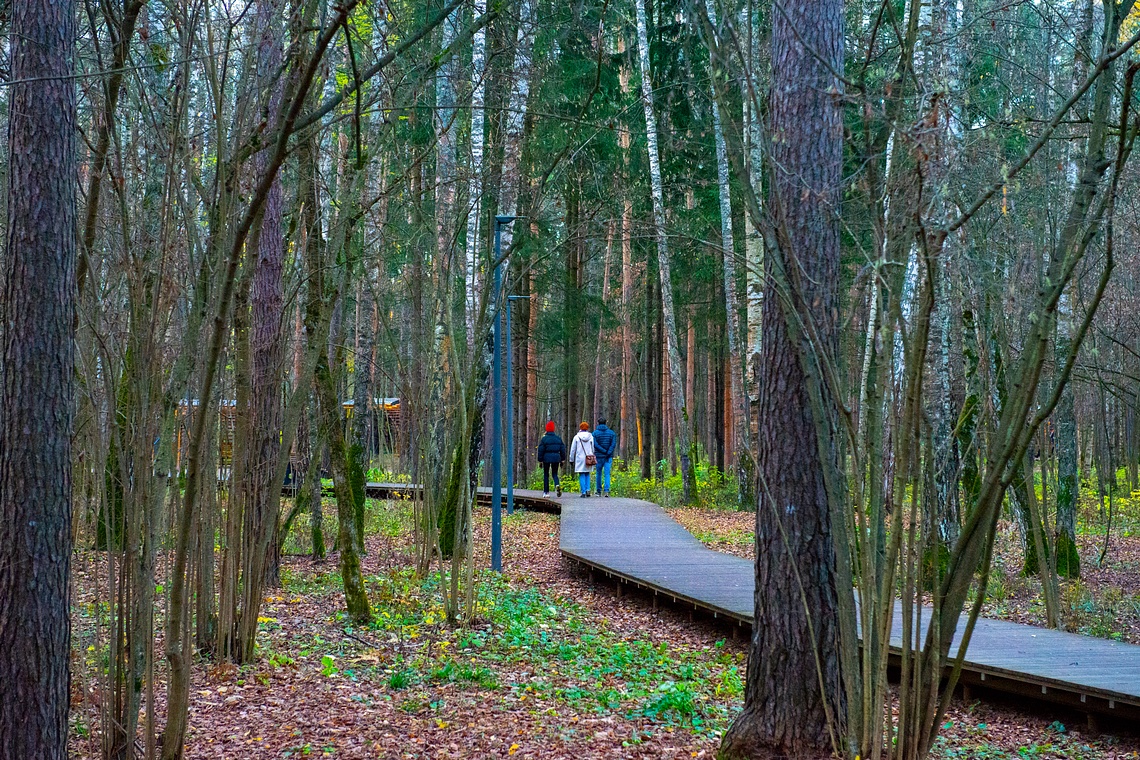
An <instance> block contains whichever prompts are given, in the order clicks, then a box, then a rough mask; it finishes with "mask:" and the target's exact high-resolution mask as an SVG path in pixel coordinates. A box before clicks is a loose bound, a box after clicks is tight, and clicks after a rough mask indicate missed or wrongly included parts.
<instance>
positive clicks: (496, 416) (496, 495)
mask: <svg viewBox="0 0 1140 760" xmlns="http://www.w3.org/2000/svg"><path fill="white" fill-rule="evenodd" d="M514 220H515V217H513V216H496V217H495V288H494V291H493V298H492V305H493V306H494V307H495V325H494V328H493V330H492V332H493V334H494V341H493V343H494V351H495V356H494V358H493V360H492V363H491V364H492V368H493V369H492V372H491V376H492V383H491V388H492V393H494V399H493V400H492V405H491V569H492V570H497V571H499V572H502V570H503V504H502V500H503V445H502V438H503V333H502V329H501V326H502V318H503V314H502V310H501V309H500V308H499V298H500V294H501V293H502V290H503V264H502V262H501V261H500V259H501V258H502V248H503V225H504V224H510V223H511V222H513V221H514Z"/></svg>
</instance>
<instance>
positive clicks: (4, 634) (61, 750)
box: [0, 0, 77, 760]
mask: <svg viewBox="0 0 1140 760" xmlns="http://www.w3.org/2000/svg"><path fill="white" fill-rule="evenodd" d="M9 10H10V13H11V15H10V21H9V23H10V24H11V29H10V31H11V42H10V48H9V51H10V59H9V60H10V67H11V68H10V72H9V73H10V82H9V87H8V109H9V111H8V112H9V117H8V145H7V148H8V186H7V228H6V231H7V239H6V244H5V246H4V250H3V253H2V254H0V284H2V287H3V296H2V300H0V610H2V612H0V683H2V684H3V687H2V688H0V755H2V756H3V757H20V758H29V760H57V759H58V760H63V758H66V757H67V755H68V752H67V726H68V708H69V706H70V704H71V678H70V667H69V662H70V659H71V619H70V614H71V610H70V607H69V600H70V596H71V594H70V588H69V582H70V567H71V531H72V523H71V516H72V478H71V466H72V448H71V426H72V408H73V407H72V403H73V389H74V378H75V348H74V335H75V255H76V226H77V225H76V191H75V181H76V161H75V141H76V126H77V124H76V94H75V84H74V82H73V80H72V79H71V77H72V75H73V73H74V65H75V39H76V6H75V3H73V2H67V1H64V2H45V1H43V0H15V2H13V3H12V4H11V5H10V6H9Z"/></svg>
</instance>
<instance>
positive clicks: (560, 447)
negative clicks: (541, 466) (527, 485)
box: [538, 433, 566, 464]
mask: <svg viewBox="0 0 1140 760" xmlns="http://www.w3.org/2000/svg"><path fill="white" fill-rule="evenodd" d="M538 461H539V463H543V462H545V463H547V464H554V463H556V462H565V461H566V444H565V443H563V442H562V439H561V438H560V437H559V436H558V434H557V433H547V434H546V435H544V436H542V440H541V441H539V442H538Z"/></svg>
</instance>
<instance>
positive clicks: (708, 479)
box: [527, 458, 737, 509]
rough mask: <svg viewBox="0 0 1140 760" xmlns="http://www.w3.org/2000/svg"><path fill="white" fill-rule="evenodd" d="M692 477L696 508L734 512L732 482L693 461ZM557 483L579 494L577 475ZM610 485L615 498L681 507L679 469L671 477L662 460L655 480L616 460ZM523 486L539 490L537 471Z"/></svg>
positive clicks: (702, 462) (706, 464) (703, 461)
mask: <svg viewBox="0 0 1140 760" xmlns="http://www.w3.org/2000/svg"><path fill="white" fill-rule="evenodd" d="M696 475H697V501H698V504H699V505H700V506H702V507H710V508H714V509H736V508H737V485H736V480H735V478H731V477H727V476H726V475H725V474H724V473H723V472H721V471H720V469H718V468H717V467H714V466H713V465H711V464H710V463H709V461H708V460H707V459H701V460H698V461H697V464H696ZM591 478H593V476H591ZM560 480H561V482H562V490H563V491H566V492H568V493H578V492H579V490H580V489H579V486H578V476H577V474H575V473H563V474H562V477H561V478H560ZM591 483H593V480H591ZM610 483H611V487H610V493H611V494H612V495H613V496H616V497H624V498H631V499H642V500H644V501H651V502H653V503H655V504H660V505H661V506H663V507H676V506H679V505H680V503H681V491H682V483H681V472H680V470H679V469H678V471H677V472H675V473H674V472H672V471H671V469H670V467H669V462H668V461H666V460H662V461H660V462H658V463H657V479H655V480H642V479H641V474H640V473H639V472H638V471H637V469H636V467H632V466H631V464H630V463H629V462H626V461H625V460H623V459H621V458H616V459H614V462H613V466H612V469H611V472H610ZM527 485H528V487H530V488H533V489H536V490H537V489H541V488H542V470H541V469H537V470H534V471H533V472H532V473H531V475H530V477H529V478H528V479H527Z"/></svg>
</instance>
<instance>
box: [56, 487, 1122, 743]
mask: <svg viewBox="0 0 1140 760" xmlns="http://www.w3.org/2000/svg"><path fill="white" fill-rule="evenodd" d="M334 511H335V510H333V509H331V508H330V509H329V510H328V511H326V514H332V513H333V512H334ZM674 514H675V516H676V517H678V518H679V519H680V520H681V521H682V522H683V523H685V524H686V525H688V526H690V527H692V528H695V529H696V532H697V534H698V536H699V537H701V538H702V540H706V541H707V542H709V543H712V544H713V545H715V546H716V547H717V548H720V549H726V550H730V551H733V552H734V553H746V544H747V543H748V541H746V540H745V538H744V534H748V536H749V538H750V533H749V525H750V517H751V516H750V515H747V514H740V513H725V512H709V511H701V510H682V511H679V512H676V513H674ZM488 522H489V521H488V519H487V512H486V510H479V511H478V513H477V529H476V539H475V543H476V546H477V547H478V552H479V556H478V566H480V567H483V566H485V565H486V563H487V558H486V556H485V552H484V551H483V549H484V548H485V547H486V546H487V545H488V529H489V525H488ZM408 523H409V514H408V508H407V507H406V505H404V504H402V503H400V502H376V503H372V504H371V505H370V510H369V525H370V528H371V530H370V532H369V538H368V540H367V545H368V548H369V551H368V554H367V556H366V557H365V559H364V571H365V573H366V576H367V582H368V588H369V595H370V597H371V600H372V604H373V612H374V614H375V617H376V619H375V622H374V623H373V624H372V625H371V626H369V627H365V628H353V627H351V626H349V625H348V624H347V622H346V621H345V619H344V616H343V612H342V610H343V597H342V595H341V591H340V581H339V576H338V574H337V564H336V558H335V555H334V556H332V557H330V558H329V559H328V560H326V561H324V562H320V563H314V562H312V561H311V560H310V559H309V558H308V557H304V556H288V557H286V558H285V561H284V568H283V579H282V580H283V583H282V587H281V588H279V589H275V590H271V592H270V594H271V595H270V596H269V597H268V598H267V600H266V603H265V605H264V609H263V612H262V617H261V618H260V619H259V622H260V632H259V636H258V646H259V657H258V660H257V662H256V664H253V665H249V666H243V667H240V668H239V667H234V666H226V665H217V664H213V663H210V662H208V661H205V660H199V661H197V662H196V663H195V666H194V671H193V684H192V687H191V688H192V690H191V714H190V731H189V734H188V737H187V743H188V744H187V757H189V758H226V759H227V760H228V759H230V758H235V759H237V758H301V757H340V758H434V757H448V758H452V757H470V758H484V757H517V758H538V757H542V758H544V760H558V758H577V759H587V760H588V759H590V758H690V757H698V758H699V757H713V756H715V750H716V747H717V744H718V740H719V737H720V735H721V733H722V732H723V731H724V729H725V728H726V727H727V725H728V724H729V722H730V721H731V719H732V717H733V716H734V714H735V712H736V710H737V709H738V706H739V704H740V702H741V700H742V680H743V678H744V665H745V659H746V644H745V641H744V640H743V638H741V639H739V640H733V639H732V638H731V637H728V636H726V635H725V633H724V631H723V630H721V629H718V628H717V627H715V625H714V624H713V622H712V621H710V620H702V619H701V618H698V619H697V620H696V621H695V622H694V621H692V620H690V618H689V616H688V614H687V613H681V612H678V611H674V610H671V609H667V608H660V609H657V610H654V609H652V607H651V605H650V603H649V601H648V599H642V598H640V597H639V596H637V595H628V594H627V595H626V596H624V597H622V598H619V597H617V595H616V594H615V593H614V589H613V588H612V587H610V586H607V585H605V584H591V583H590V582H589V581H588V579H587V577H586V576H585V575H584V574H581V573H579V572H576V571H575V569H574V567H573V566H572V565H570V564H568V563H566V562H564V561H563V560H562V559H561V557H560V555H559V552H558V518H557V517H553V516H550V515H545V514H537V513H528V512H521V511H520V512H518V513H516V514H515V515H513V516H510V517H507V518H506V519H505V520H504V566H505V567H504V573H503V574H502V575H501V576H498V575H496V574H492V573H490V572H480V573H479V576H478V579H479V583H478V593H477V606H478V612H477V617H476V620H475V622H474V623H473V624H471V625H469V626H467V627H461V628H452V627H449V626H448V625H447V624H446V621H445V620H444V615H443V610H442V605H441V599H440V594H439V588H438V580H437V579H436V578H429V579H427V580H426V581H420V580H417V579H415V578H414V577H413V574H412V572H411V568H410V565H411V550H410V536H409V532H408ZM295 548H298V549H299V548H301V547H295ZM90 603H91V602H90V600H86V601H85V600H82V599H80V600H77V605H76V608H77V610H80V611H82V610H83V609H85V608H86V605H88V604H90ZM91 628H92V626H91V620H90V619H89V618H88V617H85V616H84V615H83V614H82V612H80V614H78V615H77V619H76V622H75V629H76V634H77V641H76V644H77V649H78V650H79V651H80V652H82V651H83V650H84V649H87V646H88V644H87V642H88V641H89V640H90V641H91V642H92V645H91V649H90V650H88V656H87V657H77V659H82V660H83V662H84V663H85V664H86V668H85V669H83V670H82V672H81V673H80V674H79V676H78V677H77V678H76V679H75V684H76V691H77V693H76V700H75V707H74V709H73V731H72V737H73V739H72V756H73V757H78V758H95V757H97V756H98V740H97V738H96V735H97V733H98V732H97V731H96V730H94V729H93V727H94V726H97V725H98V712H97V709H96V708H95V706H94V704H93V700H92V699H90V696H91V694H93V693H95V692H97V690H98V683H97V681H98V679H97V677H96V676H95V673H96V671H97V667H96V665H95V663H96V662H98V658H97V657H96V654H97V651H96V649H95V647H94V644H95V643H98V640H97V639H92V638H90V633H89V632H90V630H91ZM156 646H157V645H156ZM155 657H156V662H160V660H161V658H160V650H158V649H156V651H155ZM158 681H159V683H158V684H157V685H156V692H158V694H159V695H160V696H159V698H158V699H157V700H156V702H157V705H156V714H157V721H156V722H157V723H158V725H160V726H161V724H162V722H163V716H162V712H163V705H162V700H161V693H162V691H163V690H164V688H165V685H164V684H163V683H162V682H161V681H162V676H161V668H160V675H159V678H158ZM85 692H86V693H85ZM85 697H88V698H86V699H85ZM934 756H935V757H937V758H948V759H949V758H979V760H981V759H983V758H984V759H991V758H1024V757H1048V758H1089V759H1091V760H1096V759H1102V758H1103V759H1106V760H1107V759H1115V758H1138V757H1140V739H1136V738H1120V739H1114V738H1112V737H1105V736H1102V737H1092V736H1087V735H1084V734H1083V733H1082V732H1081V731H1080V730H1079V729H1077V728H1073V727H1067V726H1065V725H1064V724H1063V722H1062V721H1058V720H1057V716H1051V715H1036V714H1028V713H1023V712H1019V711H1017V710H1016V709H1013V708H1007V707H995V706H992V705H989V704H985V703H980V702H971V703H964V702H961V701H955V702H954V704H953V706H952V709H951V712H950V714H949V715H948V716H947V720H946V723H945V726H944V730H943V736H942V737H941V738H940V739H939V740H938V745H937V747H936V750H935V753H934Z"/></svg>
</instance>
